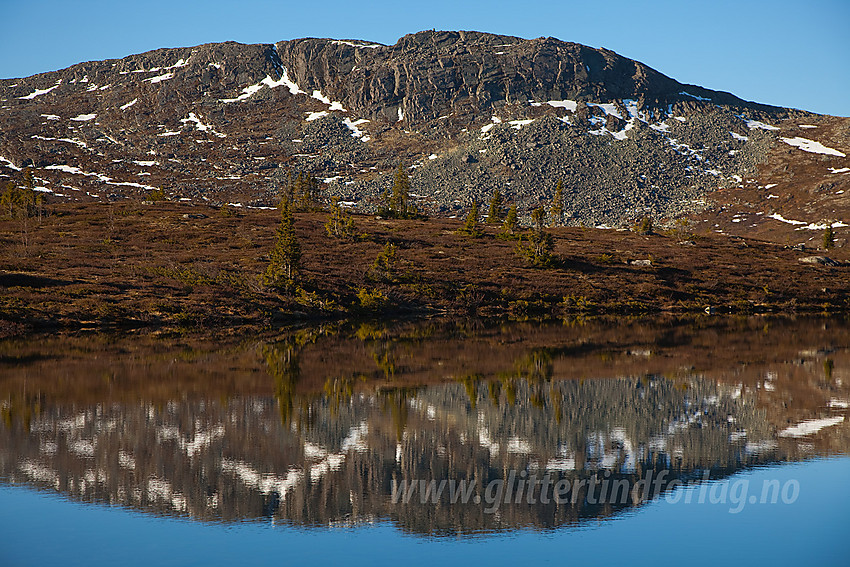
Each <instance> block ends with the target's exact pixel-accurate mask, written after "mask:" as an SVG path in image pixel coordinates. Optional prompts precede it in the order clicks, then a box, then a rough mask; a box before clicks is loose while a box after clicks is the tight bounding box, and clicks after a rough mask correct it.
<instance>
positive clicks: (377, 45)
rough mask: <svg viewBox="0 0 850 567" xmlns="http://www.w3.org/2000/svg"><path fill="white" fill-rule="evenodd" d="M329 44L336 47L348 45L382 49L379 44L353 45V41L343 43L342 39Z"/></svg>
mask: <svg viewBox="0 0 850 567" xmlns="http://www.w3.org/2000/svg"><path fill="white" fill-rule="evenodd" d="M331 43H333V44H336V45H350V46H351V47H362V48H365V49H375V48H378V47H383V45H381V44H380V43H354V42H353V41H344V40H342V39H335V40H333V41H331Z"/></svg>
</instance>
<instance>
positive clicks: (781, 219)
mask: <svg viewBox="0 0 850 567" xmlns="http://www.w3.org/2000/svg"><path fill="white" fill-rule="evenodd" d="M767 218H769V219H774V220H778V221H779V222H784V223H787V224H807V223H805V222H804V221H798V220H790V219H786V218H785V217H783V216H782V215H780V214H779V213H773V214H772V215H767Z"/></svg>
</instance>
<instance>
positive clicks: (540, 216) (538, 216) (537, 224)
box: [531, 207, 546, 232]
mask: <svg viewBox="0 0 850 567" xmlns="http://www.w3.org/2000/svg"><path fill="white" fill-rule="evenodd" d="M531 223H532V225H533V227H534V229H535V231H536V232H541V231H543V227H544V226H546V209H544V208H543V207H537V208H536V209H534V210H533V211H531Z"/></svg>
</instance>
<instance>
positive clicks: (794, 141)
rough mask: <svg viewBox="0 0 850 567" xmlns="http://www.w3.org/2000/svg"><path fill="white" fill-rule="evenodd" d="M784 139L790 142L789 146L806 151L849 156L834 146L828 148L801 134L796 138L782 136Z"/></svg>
mask: <svg viewBox="0 0 850 567" xmlns="http://www.w3.org/2000/svg"><path fill="white" fill-rule="evenodd" d="M782 141H783V142H785V143H786V144H788V145H789V146H794V147H796V148H800V149H801V150H803V151H804V152H809V153H811V154H824V155H828V156H837V157H847V155H846V154H844V153H842V152H839V151H838V150H835V149H833V148H828V147H826V146H824V145H823V144H821V143H820V142H815V141H814V140H809V139H807V138H800V137H799V136H798V137H796V138H782Z"/></svg>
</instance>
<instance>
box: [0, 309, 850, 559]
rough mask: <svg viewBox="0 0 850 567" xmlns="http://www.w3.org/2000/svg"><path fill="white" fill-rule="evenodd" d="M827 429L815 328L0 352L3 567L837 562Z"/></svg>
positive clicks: (835, 445) (828, 366)
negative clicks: (64, 566)
mask: <svg viewBox="0 0 850 567" xmlns="http://www.w3.org/2000/svg"><path fill="white" fill-rule="evenodd" d="M848 408H850V325H848V324H847V322H845V321H841V320H835V319H766V318H751V319H744V318H740V319H723V318H708V317H706V318H698V319H693V320H686V321H682V320H661V319H656V320H625V321H624V320H619V321H583V320H568V321H558V322H551V323H531V322H525V323H522V322H520V323H516V322H515V323H509V324H508V323H506V324H501V325H492V324H485V323H482V322H478V321H432V322H425V323H399V324H393V325H379V324H374V323H371V324H358V325H351V324H335V325H328V326H324V327H319V328H305V329H300V330H296V331H292V332H288V333H285V334H281V335H269V336H250V337H242V336H237V337H223V338H222V337H218V338H210V337H208V336H203V335H195V334H192V333H187V334H169V335H162V334H156V333H154V334H151V333H134V334H124V335H105V334H98V333H90V334H76V335H66V336H38V337H30V338H27V339H26V340H22V339H16V340H9V341H4V342H0V412H2V418H3V419H2V423H0V543H2V545H0V565H60V564H61V565H75V564H80V565H83V564H85V565H101V564H103V565H107V564H108V565H113V564H118V563H120V564H122V565H136V564H138V565H151V564H154V565H187V564H206V565H219V564H243V563H244V564H296V563H297V564H317V565H324V564H329V563H334V564H337V563H347V564H369V565H375V564H390V563H392V564H398V563H399V562H401V563H403V564H412V565H419V564H423V565H425V564H427V565H433V564H435V563H440V562H442V563H446V564H459V563H469V562H473V561H486V562H488V563H493V564H503V563H514V564H516V563H531V562H534V563H544V564H545V563H550V564H578V563H579V562H588V561H612V562H614V561H617V562H628V563H629V564H650V563H652V564H658V563H662V564H666V563H681V564H686V565H701V564H710V565H716V564H721V563H730V562H731V563H737V562H740V561H745V560H746V561H755V562H756V563H758V564H773V565H801V564H814V563H815V562H820V561H830V562H831V564H848V563H850V550H848V548H847V545H846V542H847V537H848V536H850V490H848V488H847V486H846V482H847V481H848V480H850V456H848V453H850V425H848V421H847V418H848V413H850V409H848ZM744 558H748V559H744Z"/></svg>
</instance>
